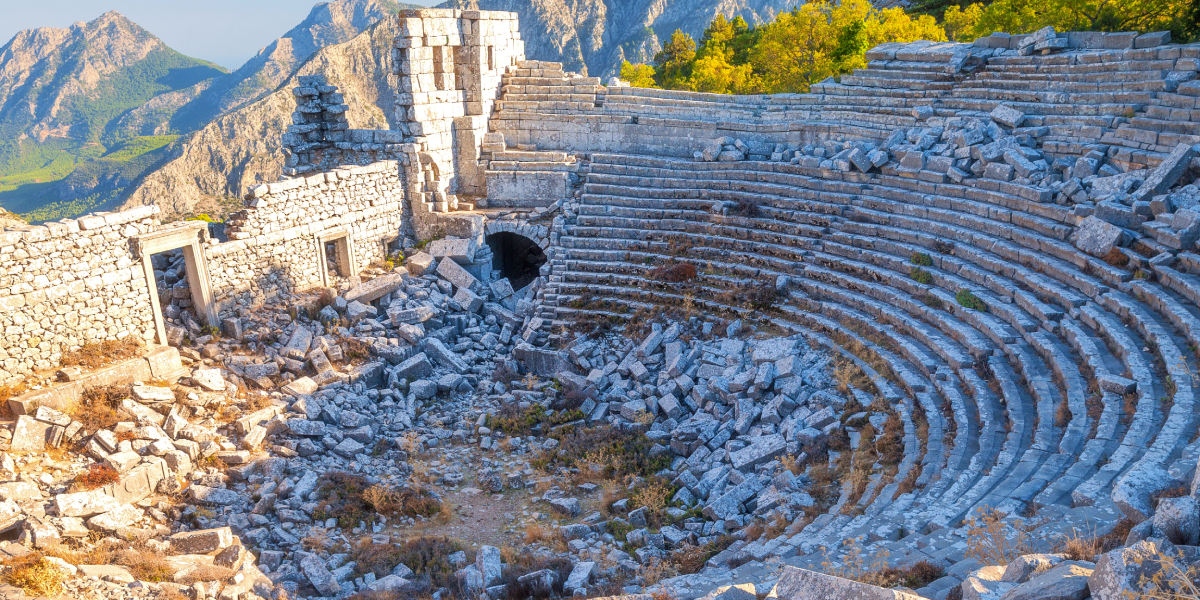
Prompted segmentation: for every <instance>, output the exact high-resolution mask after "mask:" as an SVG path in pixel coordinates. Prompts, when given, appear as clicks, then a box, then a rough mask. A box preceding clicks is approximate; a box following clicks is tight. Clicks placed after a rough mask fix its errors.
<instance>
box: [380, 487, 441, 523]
mask: <svg viewBox="0 0 1200 600" xmlns="http://www.w3.org/2000/svg"><path fill="white" fill-rule="evenodd" d="M363 500H364V501H365V502H366V503H367V504H370V505H371V508H373V509H375V512H377V513H379V514H381V515H402V516H405V517H415V516H418V515H420V516H422V517H432V516H434V515H436V514H438V513H439V512H441V511H442V503H441V502H440V501H439V500H438V499H437V497H435V496H434V495H433V494H431V493H430V492H428V491H426V490H416V489H397V488H388V487H387V486H385V485H382V484H375V485H373V486H371V487H369V488H367V489H366V490H364V491H363Z"/></svg>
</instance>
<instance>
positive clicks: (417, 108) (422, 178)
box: [393, 9, 525, 212]
mask: <svg viewBox="0 0 1200 600" xmlns="http://www.w3.org/2000/svg"><path fill="white" fill-rule="evenodd" d="M517 25H518V23H517V16H516V14H515V13H507V12H491V11H470V10H468V11H459V10H441V9H425V10H406V11H401V12H400V35H399V36H398V37H397V38H396V40H395V44H394V53H393V68H394V69H395V70H396V74H397V75H399V78H400V89H398V90H397V91H396V112H397V119H396V121H397V122H399V123H401V125H400V129H401V131H402V132H403V133H404V134H405V140H406V141H409V142H412V143H414V144H415V147H414V148H413V152H414V159H413V160H412V161H411V162H410V163H409V164H408V165H406V166H407V168H408V171H407V172H406V178H407V179H408V181H409V182H410V188H409V191H410V193H412V194H414V197H417V198H419V199H420V200H421V201H422V202H425V203H429V204H430V205H432V206H431V208H432V209H433V210H438V211H443V210H446V209H447V208H448V207H449V208H452V206H448V205H449V204H452V203H453V200H452V199H451V198H449V196H453V195H457V194H464V195H482V194H483V193H484V186H485V184H484V179H483V170H482V168H480V166H479V165H478V160H479V156H480V146H481V145H482V142H483V136H484V134H485V133H487V128H488V123H487V122H488V116H489V115H490V114H491V113H492V107H493V104H494V102H495V101H496V98H497V96H498V95H499V91H500V81H501V77H502V76H503V74H504V72H505V70H506V69H507V68H508V67H511V66H514V65H516V64H517V62H518V61H521V60H524V58H525V44H524V42H522V41H521V36H520V33H519V32H518V30H517ZM418 212H419V211H418Z"/></svg>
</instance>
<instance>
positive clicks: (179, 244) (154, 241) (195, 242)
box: [135, 221, 217, 344]
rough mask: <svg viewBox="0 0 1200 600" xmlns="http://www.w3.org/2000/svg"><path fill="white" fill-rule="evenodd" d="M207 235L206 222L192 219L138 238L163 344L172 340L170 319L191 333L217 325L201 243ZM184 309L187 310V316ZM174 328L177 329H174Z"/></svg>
mask: <svg viewBox="0 0 1200 600" xmlns="http://www.w3.org/2000/svg"><path fill="white" fill-rule="evenodd" d="M207 234H208V224H207V223H205V222H203V221H189V222H185V223H183V224H182V225H180V226H179V227H176V228H174V229H170V230H167V231H159V232H156V233H153V234H149V235H144V236H141V237H138V238H136V239H135V244H136V245H137V249H138V252H139V254H140V256H141V260H142V269H143V271H144V272H145V274H146V283H147V285H148V287H149V290H150V304H151V306H152V307H153V309H154V329H155V332H156V337H157V338H158V339H157V341H158V343H160V344H168V343H169V342H170V341H171V340H170V339H169V337H168V335H167V327H166V325H167V321H168V320H170V322H171V323H172V325H176V326H180V327H182V328H183V330H185V331H187V332H188V333H189V334H191V335H196V334H198V333H199V334H201V335H202V334H203V331H202V330H203V328H205V327H215V326H216V325H217V311H216V305H215V304H214V302H213V297H212V288H211V286H210V284H209V281H208V265H207V264H206V263H205V259H204V249H203V246H202V243H203V241H204V238H205V237H206V236H207ZM168 295H169V297H168ZM184 310H187V311H188V314H187V315H186V316H185V315H184V314H183V311H184ZM188 323H190V325H189V324H188ZM172 331H176V330H175V329H174V328H173V329H172ZM176 342H178V340H176Z"/></svg>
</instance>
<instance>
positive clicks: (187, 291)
mask: <svg viewBox="0 0 1200 600" xmlns="http://www.w3.org/2000/svg"><path fill="white" fill-rule="evenodd" d="M150 264H151V266H153V267H154V287H155V288H156V290H157V291H158V310H159V311H160V312H161V313H162V318H163V324H164V325H165V326H166V328H167V331H168V337H171V333H170V332H171V331H172V329H173V328H180V329H182V330H183V331H186V332H187V334H188V335H190V336H192V337H193V338H196V337H200V336H201V335H204V321H203V320H202V317H201V316H200V312H201V311H198V309H197V306H196V301H195V298H194V296H193V295H192V285H191V282H190V281H189V279H188V264H187V257H186V256H184V252H183V248H175V249H174V250H166V251H164V252H159V253H157V254H152V255H150ZM176 335H178V334H176Z"/></svg>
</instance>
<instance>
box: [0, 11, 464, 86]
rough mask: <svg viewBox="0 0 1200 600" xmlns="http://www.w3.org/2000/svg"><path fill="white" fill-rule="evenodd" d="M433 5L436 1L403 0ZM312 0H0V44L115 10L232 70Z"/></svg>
mask: <svg viewBox="0 0 1200 600" xmlns="http://www.w3.org/2000/svg"><path fill="white" fill-rule="evenodd" d="M406 1H407V2H410V3H412V4H425V5H433V4H437V3H438V2H440V1H441V0H406ZM316 3H317V2H316V0H199V1H196V0H191V1H187V2H181V1H180V0H0V14H2V15H3V18H0V46H3V45H4V44H7V43H8V41H9V40H11V39H12V37H13V36H14V35H16V33H17V32H18V31H20V30H22V29H33V28H36V27H70V26H71V24H72V23H75V22H77V21H91V20H92V19H95V18H96V17H98V16H100V15H102V14H104V13H106V12H108V11H110V10H116V11H118V12H120V13H121V14H123V15H125V16H126V17H128V18H129V19H131V20H133V21H134V22H135V23H137V24H138V25H141V26H142V27H144V28H146V29H147V30H148V31H149V32H150V33H153V34H154V35H156V36H158V37H159V38H160V39H162V40H163V41H164V42H166V44H167V45H168V46H170V47H172V48H174V49H176V50H178V51H180V52H182V53H184V54H187V55H188V56H194V57H196V58H203V59H205V60H211V61H213V62H215V63H217V64H219V65H221V66H223V67H226V68H228V69H231V70H232V69H236V68H237V67H239V66H241V65H242V63H244V62H246V60H248V59H249V58H250V57H251V56H254V54H255V53H256V52H258V50H259V49H260V48H262V47H263V46H266V45H267V44H269V43H271V40H274V39H275V38H277V37H279V36H281V35H283V34H284V33H286V32H287V31H288V30H289V29H291V28H292V27H294V26H295V25H296V24H298V23H299V22H300V21H303V20H304V17H306V16H308V12H309V11H310V10H312V7H313V5H314V4H316Z"/></svg>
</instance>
